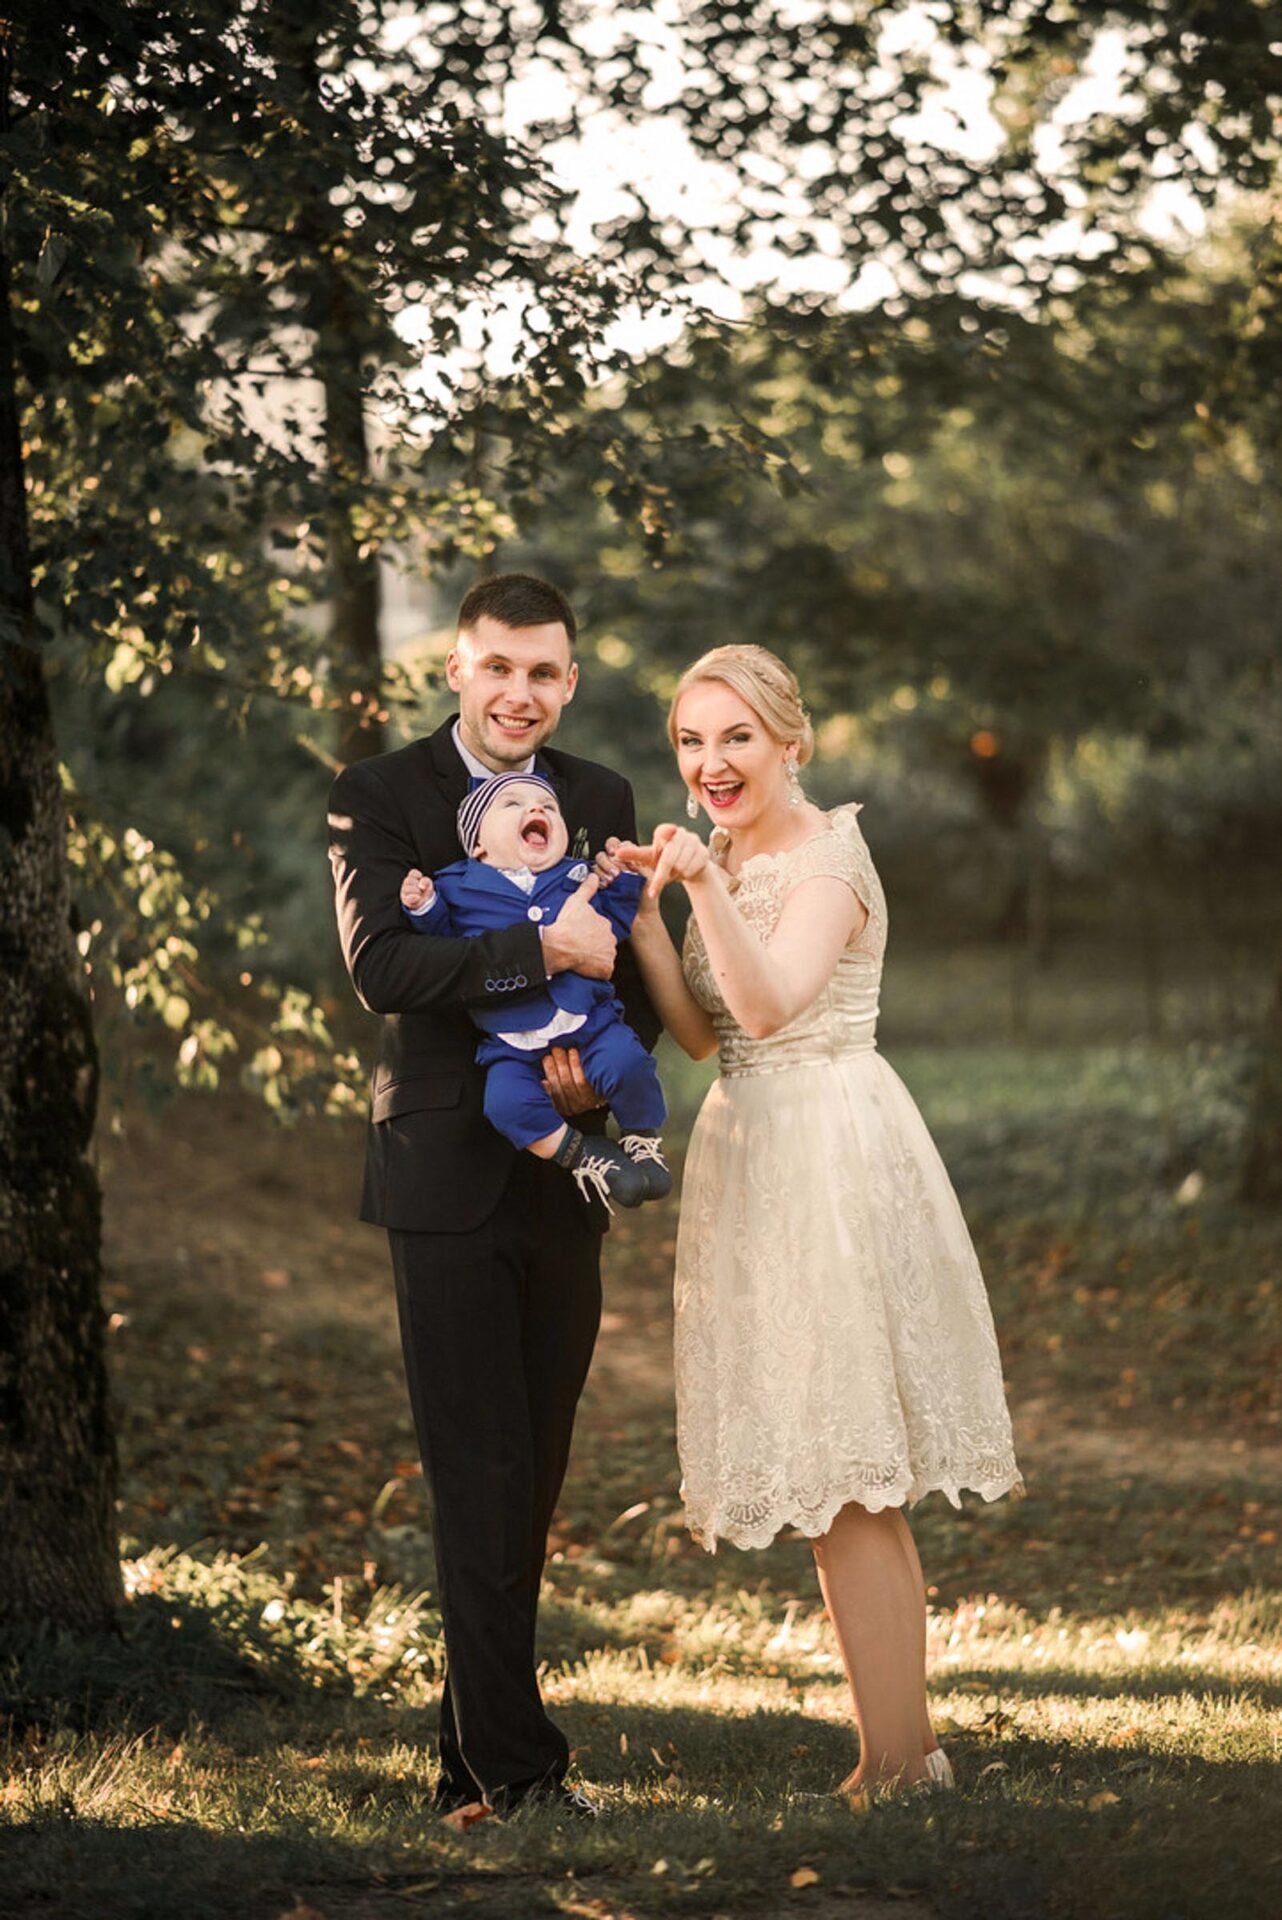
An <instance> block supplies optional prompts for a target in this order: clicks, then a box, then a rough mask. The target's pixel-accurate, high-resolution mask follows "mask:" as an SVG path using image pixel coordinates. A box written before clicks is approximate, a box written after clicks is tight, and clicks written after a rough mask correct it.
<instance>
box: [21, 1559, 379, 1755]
mask: <svg viewBox="0 0 1282 1920" xmlns="http://www.w3.org/2000/svg"><path fill="white" fill-rule="evenodd" d="M324 1691H325V1692H326V1693H330V1694H337V1695H340V1696H342V1697H345V1698H350V1696H351V1693H352V1687H351V1685H350V1683H348V1682H346V1681H345V1680H344V1679H342V1677H341V1676H338V1675H334V1676H333V1677H332V1678H331V1679H327V1681H326V1684H325V1687H324ZM317 1692H318V1688H317V1683H316V1679H315V1677H314V1674H309V1673H308V1672H307V1671H306V1670H305V1668H304V1664H303V1659H302V1656H301V1653H300V1652H296V1651H295V1650H294V1649H293V1648H291V1647H289V1646H285V1645H282V1644H281V1642H280V1641H278V1640H274V1639H273V1638H272V1637H271V1636H270V1635H269V1634H268V1633H267V1632H266V1631H265V1630H264V1628H263V1627H262V1626H261V1625H260V1624H259V1623H258V1621H256V1620H255V1619H254V1618H253V1617H252V1615H251V1614H250V1613H249V1612H248V1611H247V1610H246V1609H245V1608H244V1607H243V1606H238V1605H236V1606H233V1605H227V1606H223V1607H220V1606H219V1605H217V1603H215V1604H213V1605H212V1606H211V1605H210V1603H209V1602H208V1601H188V1600H184V1599H174V1598H164V1597H161V1596H158V1595H154V1594H143V1595H140V1596H139V1597H138V1598H137V1599H135V1600H134V1601H133V1602H132V1604H131V1605H130V1606H129V1608H128V1610H127V1612H126V1613H125V1614H124V1615H123V1617H122V1626H121V1629H120V1631H118V1632H116V1633H108V1634H103V1635H99V1636H94V1637H92V1638H82V1637H80V1636H77V1635H73V1634H69V1633H64V1632H57V1631H54V1630H53V1629H51V1628H39V1629H37V1630H36V1631H35V1632H32V1633H25V1634H19V1633H17V1632H15V1631H14V1630H12V1629H9V1630H7V1631H5V1632H4V1633H3V1634H0V1715H3V1716H4V1717H6V1718H7V1719H8V1720H9V1722H10V1725H11V1729H12V1730H13V1731H16V1732H19V1733H21V1732H23V1731H24V1730H25V1729H27V1728H29V1727H32V1728H43V1727H48V1726H50V1725H58V1726H61V1727H69V1728H72V1729H74V1730H76V1731H79V1732H90V1731H95V1732H96V1731H121V1730H125V1729H130V1728H137V1727H146V1728H148V1729H151V1728H155V1729H158V1730H160V1731H162V1732H165V1733H173V1734H178V1733H181V1732H182V1731H183V1729H184V1728H185V1727H187V1726H188V1725H189V1724H190V1723H191V1722H192V1721H193V1720H199V1721H200V1722H202V1723H203V1724H204V1725H205V1726H208V1727H211V1728H216V1727H218V1725H219V1724H220V1723H221V1722H222V1721H224V1720H226V1719H227V1718H229V1717H230V1716H232V1715H240V1714H242V1713H243V1711H244V1709H245V1706H246V1704H247V1703H250V1702H259V1703H262V1704H264V1705H266V1704H272V1705H276V1706H287V1705H289V1704H291V1703H298V1704H299V1705H300V1706H301V1705H303V1704H304V1703H305V1702H308V1701H315V1699H316V1696H317Z"/></svg>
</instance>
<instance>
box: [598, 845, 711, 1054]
mask: <svg viewBox="0 0 1282 1920" xmlns="http://www.w3.org/2000/svg"><path fill="white" fill-rule="evenodd" d="M622 844H624V843H622V842H620V841H617V840H607V841H606V844H605V852H604V853H603V854H598V855H597V863H596V864H597V873H598V875H599V876H600V877H601V879H602V880H603V881H604V882H605V883H606V884H608V876H609V874H610V872H611V870H613V871H614V872H616V873H617V872H619V871H620V868H621V865H622V862H620V861H618V860H616V859H615V857H614V855H615V852H616V849H617V848H619V847H620V846H621V845H622ZM626 844H627V845H628V846H629V847H633V845H634V843H632V842H627V843H626ZM634 850H636V851H640V849H635V848H634ZM629 940H630V944H631V947H632V954H633V958H634V959H635V960H636V963H637V965H638V967H639V968H640V969H641V978H642V980H643V982H644V983H645V990H646V992H647V993H648V994H649V996H650V1000H651V1003H652V1005H653V1007H654V1010H655V1012H656V1013H657V1014H658V1016H659V1018H660V1020H661V1021H662V1022H663V1025H664V1029H665V1031H666V1032H668V1033H670V1034H671V1035H672V1038H673V1039H674V1040H675V1041H676V1043H677V1045H678V1046H679V1047H680V1048H681V1050H682V1052H683V1053H688V1054H689V1056H690V1058H691V1059H692V1060H706V1059H707V1057H708V1055H709V1054H710V1053H715V1051H716V1046H717V1035H716V1030H715V1028H714V1027H713V1024H712V1022H711V1020H710V1019H709V1018H708V1015H707V1014H706V1013H705V1012H704V1010H703V1008H702V1007H701V1006H700V1005H699V1002H698V1001H697V1000H696V999H695V997H694V995H693V994H692V993H691V991H690V989H689V987H688V986H687V985H686V981H685V974H684V973H683V972H682V968H681V956H680V954H679V953H678V952H677V950H676V948H675V947H674V946H673V944H672V939H671V936H670V934H669V933H668V929H667V928H666V927H665V926H664V924H663V917H662V915H661V914H660V912H659V902H658V896H657V895H645V896H643V897H642V900H641V905H640V907H639V908H638V910H637V916H636V919H635V920H634V921H633V922H632V931H631V934H630V936H629Z"/></svg>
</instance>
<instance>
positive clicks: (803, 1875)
mask: <svg viewBox="0 0 1282 1920" xmlns="http://www.w3.org/2000/svg"><path fill="white" fill-rule="evenodd" d="M788 1885H789V1886H790V1887H817V1886H818V1885H819V1875H818V1874H817V1873H816V1872H815V1870H814V1868H813V1867H798V1868H797V1871H796V1872H795V1873H790V1874H789V1875H788Z"/></svg>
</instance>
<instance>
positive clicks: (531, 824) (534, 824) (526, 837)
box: [521, 820, 548, 852]
mask: <svg viewBox="0 0 1282 1920" xmlns="http://www.w3.org/2000/svg"><path fill="white" fill-rule="evenodd" d="M521 839H522V840H523V841H524V843H525V845H526V846H527V847H534V848H537V850H538V851H539V852H545V851H546V849H547V844H548V830H547V822H546V821H545V820H530V821H528V822H527V823H526V825H525V826H523V827H522V828H521Z"/></svg>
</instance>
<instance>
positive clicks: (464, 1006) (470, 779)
mask: <svg viewBox="0 0 1282 1920" xmlns="http://www.w3.org/2000/svg"><path fill="white" fill-rule="evenodd" d="M574 639H575V619H574V614H573V612H572V610H571V608H570V605H569V603H568V601H567V600H566V599H565V597H564V595H562V594H561V593H560V592H559V591H558V589H557V588H555V587H553V586H550V585H549V584H548V583H547V582H546V581H542V580H536V579H534V578H533V577H531V576H530V575H527V574H500V575H498V576H497V577H495V578H493V579H490V580H485V581H482V582H481V583H480V584H479V585H477V586H475V587H473V589H472V590H471V592H470V593H469V594H468V595H467V597H466V598H465V600H464V602H463V605H462V607H461V608H460V610H459V621H458V638H457V642H456V644H455V646H454V648H453V649H452V651H451V652H450V654H449V655H448V657H447V659H446V663H445V671H446V678H447V680H448V682H449V685H450V687H451V688H452V690H453V691H454V692H455V693H456V694H457V695H458V709H459V710H458V716H457V718H456V719H453V720H448V721H446V722H445V724H444V725H443V726H441V727H440V728H438V730H437V731H436V732H435V733H434V734H432V735H431V736H430V737H428V738H427V739H423V740H416V741H414V742H413V743H412V744H411V745H410V746H408V747H403V748H401V749H400V750H399V751H398V752H395V753H386V754H381V755H379V756H378V757H377V758H375V759H371V760H363V761H358V762H357V763H356V764H354V765H353V766H350V767H347V768H345V769H344V771H343V772H342V773H340V774H339V776H338V778H337V780H336V781H335V782H334V787H333V791H332V794H331V801H330V835H331V838H330V859H331V864H332V866H333V869H334V882H335V889H336V906H337V913H338V927H339V937H340V939H341V942H342V948H343V957H344V959H345V961H346V963H347V969H348V972H349V973H350V975H351V978H352V983H353V985H354V987H355V989H356V992H357V994H358V996H359V997H360V999H361V1001H362V1002H363V1004H364V1005H365V1006H366V1007H368V1008H369V1009H370V1010H371V1012H374V1013H378V1014H381V1015H382V1017H383V1024H382V1044H381V1048H380V1052H379V1058H378V1063H377V1065H376V1066H375V1068H374V1076H373V1082H372V1087H371V1116H370V1127H369V1135H368V1145H367V1152H366V1162H365V1186H364V1194H363V1198H362V1206H361V1216H362V1218H363V1219H365V1220H369V1221H372V1222H374V1223H376V1224H378V1225H381V1226H384V1227H386V1228H387V1231H388V1238H389V1240H390V1242H391V1250H392V1267H393V1272H394V1274H395V1279H396V1298H397V1306H398V1311H399V1315H400V1325H401V1340H402V1346H403V1350H404V1356H405V1371H406V1378H407V1382H408V1386H409V1393H410V1401H411V1405H412V1407H413V1412H414V1421H415V1425H416V1428H417V1431H418V1438H419V1448H420V1451H421V1453H422V1457H423V1471H424V1476H425V1478H426V1481H427V1488H428V1497H429V1501H430V1504H431V1513H432V1533H433V1540H434V1545H435V1550H436V1567H437V1588H438V1592H439V1596H440V1604H441V1613H442V1617H443V1620H444V1626H445V1649H446V1660H447V1673H446V1678H445V1685H444V1690H443V1694H442V1700H441V1723H440V1760H441V1770H440V1776H439V1778H438V1781H437V1785H436V1794H435V1800H436V1805H437V1806H438V1807H439V1808H440V1809H441V1811H443V1812H448V1811H451V1810H453V1809H456V1808H459V1807H462V1806H465V1805H468V1804H469V1803H471V1802H475V1801H484V1802H485V1803H486V1804H487V1805H488V1806H490V1807H491V1808H493V1810H494V1811H495V1812H496V1813H499V1814H508V1813H511V1812H513V1811H514V1810H515V1809H516V1808H517V1807H518V1806H520V1805H521V1804H522V1802H524V1801H526V1800H529V1799H531V1798H534V1799H539V1800H550V1801H552V1802H553V1803H554V1804H556V1805H557V1806H559V1807H561V1808H563V1809H564V1810H566V1811H570V1812H576V1813H578V1812H581V1813H591V1812H593V1811H595V1809H594V1808H593V1807H592V1804H591V1802H590V1801H588V1800H587V1799H586V1798H585V1797H584V1796H583V1795H581V1794H576V1793H574V1792H572V1791H571V1790H570V1789H569V1788H567V1787H566V1785H565V1772H566V1767H567V1764H568V1758H569V1753H568V1748H567V1745H566V1741H565V1737H564V1735H563V1734H562V1733H561V1731H560V1730H559V1728H557V1727H556V1726H554V1724H553V1723H552V1721H551V1720H550V1719H549V1717H548V1715H547V1713H546V1711H545V1710H544V1706H543V1702H542V1700H541V1698H540V1695H539V1688H538V1681H537V1679H536V1677H535V1650H534V1635H535V1616H536V1610H537V1606H538V1593H539V1582H540V1578H541V1575H542V1570H543V1560H544V1555H545V1551H546V1540H547V1530H548V1524H549V1522H550V1520H551V1517H552V1512H553V1508H554V1507H555V1505H556V1500H557V1496H558V1493H559V1492H560V1487H561V1481H562V1478H563V1476H564V1473H565V1465H566V1460H567V1457H568V1454H569V1446H570V1434H571V1430H572V1427H573V1423H574V1413H575V1407H576V1405H577V1402H578V1397H579V1393H580V1391H581V1389H582V1386H583V1381H584V1379H585V1377H586V1374H587V1369H588V1362H589V1360H590V1359H591V1355H592V1347H593V1343H594V1341H595V1339H596V1332H597V1323H598V1320H599V1318H600V1306H601V1285H600V1244H601V1243H600V1221H601V1219H602V1216H597V1217H596V1218H594V1217H593V1216H592V1215H589V1214H588V1212H587V1210H586V1208H585V1206H584V1203H583V1201H582V1199H581V1198H580V1196H579V1194H578V1192H577V1191H576V1188H575V1185H574V1183H573V1181H572V1180H571V1178H570V1176H569V1175H568V1174H566V1173H565V1172H563V1171H562V1170H561V1169H560V1168H558V1167H556V1166H554V1165H551V1164H550V1163H548V1162H545V1161H540V1160H537V1159H535V1158H534V1157H533V1156H532V1155H530V1154H528V1153H518V1152H516V1151H515V1149H514V1148H513V1147H512V1146H511V1145H509V1143H508V1142H507V1141H506V1140H504V1139H503V1138H502V1136H501V1135H500V1134H499V1133H497V1132H496V1131H495V1130H494V1129H493V1128H492V1127H491V1126H490V1125H489V1124H488V1122H487V1121H486V1119H485V1117H484V1114H483V1112H482V1106H481V1103H482V1098H483V1094H484V1076H483V1075H482V1073H481V1070H480V1069H479V1068H478V1067H477V1066H476V1064H475V1053H476V1029H475V1027H474V1025H473V1024H472V1021H471V1020H470V1019H469V1009H473V1008H474V1009H477V1010H479V1011H488V1012H492V1011H493V1010H494V1009H495V1008H496V1007H499V1006H505V1007H509V1006H512V1005H513V1004H517V1003H519V1002H520V1000H521V999H522V998H524V997H528V996H530V995H533V994H535V993H537V992H539V991H541V990H543V989H545V988H546V984H547V981H548V979H549V977H550V976H551V975H553V974H555V973H559V972H563V971H567V970H572V971H575V972H578V973H582V974H586V975H588V976H589V977H590V978H593V979H608V978H609V977H610V976H611V973H612V972H614V971H615V958H616V954H615V939H614V935H613V933H612V932H611V930H610V927H609V925H608V923H607V921H606V920H605V919H604V918H603V917H602V916H601V915H600V914H599V913H598V912H597V911H596V910H595V909H594V908H593V907H592V906H591V904H590V899H591V894H592V892H593V891H594V889H595V884H596V883H595V879H593V878H590V879H588V880H587V881H585V882H584V884H583V887H582V888H581V889H580V892H579V894H578V895H577V896H575V897H573V898H571V899H570V900H569V901H568V902H567V903H566V905H565V906H564V907H563V908H562V910H561V912H560V913H559V914H558V916H557V918H556V920H555V922H554V923H553V924H550V925H549V926H547V927H546V928H542V927H540V925H539V924H538V922H537V920H536V919H534V918H533V916H532V917H531V918H530V919H529V920H527V921H526V922H525V923H524V924H522V925H520V926H517V927H514V928H503V929H500V930H496V931H494V932H492V933H486V934H482V935H479V936H477V937H475V938H472V939H447V938H429V939H424V938H421V937H420V936H419V935H417V934H416V933H415V932H414V931H413V929H412V928H411V927H410V926H409V924H408V923H407V921H406V919H405V916H404V915H403V914H402V911H401V905H400V898H399V894H400V886H401V881H402V879H403V877H404V875H405V874H406V873H407V872H408V871H409V870H410V869H411V868H419V869H421V870H422V871H423V872H424V873H429V874H430V873H432V872H434V871H436V870H438V869H439V868H442V867H445V866H447V865H448V864H449V863H450V862H451V861H453V860H455V859H456V858H457V854H458V840H457V827H456V816H457V813H458V808H459V805H460V803H461V802H462V800H463V799H464V798H465V796H466V795H467V793H468V791H469V785H470V784H475V783H476V782H478V781H479V780H481V779H485V778H488V777H489V776H491V775H492V774H495V773H511V772H525V771H529V770H533V771H535V772H537V773H539V774H541V775H543V776H544V777H545V778H546V779H548V780H549V781H550V782H551V783H552V785H553V786H554V788H555V789H556V791H557V793H558V796H559V798H560V802H561V808H562V812H563V813H564V815H565V818H566V822H567V825H568V828H569V834H570V845H571V848H572V849H573V850H574V852H575V853H576V854H579V855H581V856H582V858H583V859H584V860H585V861H588V862H589V863H590V862H591V860H592V858H593V855H594V854H595V853H596V852H597V851H599V849H600V848H601V847H602V846H603V844H604V842H605V840H606V839H607V838H608V837H609V836H610V835H618V836H619V837H620V838H622V839H631V838H633V837H634V828H635V814H634V808H633V801H632V794H631V790H630V788H629V787H628V784H627V782H626V781H625V780H624V779H623V778H622V777H621V776H620V775H618V774H616V773H613V772H611V771H610V770H609V769H608V768H606V767H600V766H597V765H595V764H594V763H593V762H591V761H587V760H579V759H575V758H573V757H572V756H571V755H569V754H564V753H559V752H557V751H556V750H554V749H551V750H549V749H546V748H545V742H546V741H547V740H548V739H549V738H550V736H551V735H552V734H553V733H554V732H555V730H556V727H557V724H558V722H559V720H560V718H561V713H562V710H563V708H564V707H566V706H567V705H568V704H569V702H570V701H571V700H572V699H573V698H574V689H575V686H576V683H577V680H578V667H577V664H576V662H575V660H574V655H573V648H574ZM616 978H617V983H618V987H619V991H620V994H621V996H622V998H623V1000H624V1004H625V1007H626V1008H627V1011H628V1015H629V1018H630V1020H631V1022H632V1025H633V1026H634V1027H636V1028H637V1030H638V1031H639V1032H640V1033H641V1036H642V1038H643V1039H644V1040H645V1042H646V1043H647V1044H648V1045H652V1044H653V1041H654V1039H655V1037H656V1034H657V1030H658V1029H657V1022H656V1021H655V1018H654V1015H653V1012H652V1010H651V1009H650V1007H649V1005H648V1003H647V1002H646V1000H645V997H644V994H643V992H642V990H641V987H640V984H639V980H638V978H637V975H636V974H635V972H634V971H633V970H632V968H631V966H630V964H629V956H628V954H627V950H626V949H625V950H624V952H623V953H622V954H621V955H620V956H619V967H618V970H617V975H616ZM549 1083H550V1088H551V1090H552V1091H553V1093H554V1096H555V1097H556V1098H557V1100H558V1105H559V1106H560V1109H561V1111H562V1112H565V1113H569V1112H580V1110H582V1109H585V1108H594V1107H595V1106H596V1101H595V1096H594V1095H593V1093H592V1090H591V1088H590V1087H588V1086H587V1085H586V1082H585V1080H584V1078H583V1073H582V1068H581V1066H580V1064H579V1063H578V1061H577V1058H576V1056H574V1055H573V1054H572V1053H571V1054H569V1055H568V1056H566V1055H560V1056H553V1057H552V1065H551V1067H550V1069H549ZM579 1125H580V1126H581V1127H583V1129H584V1130H590V1129H595V1130H597V1131H600V1130H602V1129H603V1127H604V1114H603V1113H599V1112H597V1113H593V1112H590V1111H587V1112H583V1113H582V1117H581V1119H580V1121H579Z"/></svg>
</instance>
